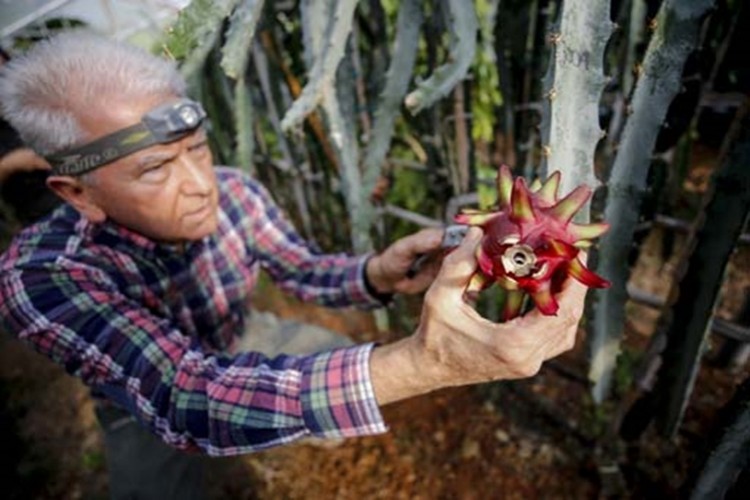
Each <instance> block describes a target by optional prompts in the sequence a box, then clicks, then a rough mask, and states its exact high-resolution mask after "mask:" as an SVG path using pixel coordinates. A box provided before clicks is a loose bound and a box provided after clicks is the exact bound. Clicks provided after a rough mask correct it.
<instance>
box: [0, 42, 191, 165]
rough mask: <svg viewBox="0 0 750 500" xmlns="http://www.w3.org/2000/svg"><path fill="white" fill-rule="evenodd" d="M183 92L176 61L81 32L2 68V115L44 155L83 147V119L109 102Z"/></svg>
mask: <svg viewBox="0 0 750 500" xmlns="http://www.w3.org/2000/svg"><path fill="white" fill-rule="evenodd" d="M185 92H186V84H185V80H184V79H183V78H182V76H181V75H180V74H179V72H178V71H177V68H176V65H175V64H174V63H173V62H172V61H167V60H165V59H161V58H159V57H156V56H154V55H152V54H150V53H148V52H146V51H145V50H142V49H139V48H136V47H134V46H132V45H128V44H126V43H124V42H120V41H116V40H112V39H109V38H105V37H102V36H100V35H96V34H94V33H91V32H87V31H81V30H76V31H71V32H67V33H63V34H60V35H57V36H55V37H52V38H50V39H48V40H44V41H41V42H38V43H37V44H35V45H34V46H33V47H32V48H31V49H30V50H29V51H28V52H26V53H25V54H23V55H22V56H19V57H17V58H13V59H11V60H10V61H9V62H8V63H6V64H4V65H3V66H2V68H0V112H2V114H3V116H4V118H5V119H6V120H7V121H8V122H10V124H11V125H12V126H13V127H14V128H15V129H16V130H17V131H18V133H19V135H20V136H21V139H22V140H23V141H24V143H25V144H26V145H28V146H29V147H31V148H32V149H34V150H35V151H36V152H37V153H39V154H41V155H49V154H52V153H57V152H59V151H62V150H64V149H67V148H70V147H72V146H76V145H80V144H81V143H82V142H84V141H85V140H86V135H85V132H84V130H83V127H82V126H81V124H80V121H79V118H80V115H81V114H82V113H89V112H90V111H91V110H92V109H101V108H104V107H106V106H107V101H110V100H111V99H118V100H119V99H121V100H125V101H126V102H127V101H130V100H135V99H139V98H143V97H150V96H155V95H175V96H178V97H182V96H184V95H185Z"/></svg>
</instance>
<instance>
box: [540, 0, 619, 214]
mask: <svg viewBox="0 0 750 500" xmlns="http://www.w3.org/2000/svg"><path fill="white" fill-rule="evenodd" d="M613 30H614V25H613V23H612V22H611V21H610V6H609V2H590V1H588V0H567V1H566V2H565V3H564V4H563V9H562V11H561V13H560V26H559V33H558V34H557V35H556V36H555V37H554V38H553V40H554V58H552V60H551V61H550V64H551V65H554V70H553V71H551V72H550V73H548V74H549V75H552V74H553V75H554V83H553V84H552V86H551V87H547V88H546V99H545V107H548V108H549V111H548V115H547V116H548V117H549V122H548V123H549V136H548V137H549V139H548V142H547V143H546V144H545V145H547V146H549V148H550V150H549V151H550V154H549V156H548V157H547V169H548V171H550V172H554V171H560V172H562V173H563V175H562V183H563V184H562V185H561V186H560V191H561V192H562V193H568V192H570V191H571V190H572V189H573V188H574V187H576V186H577V185H581V184H586V185H588V186H590V187H592V188H594V187H595V186H596V185H597V180H596V177H595V176H594V151H595V149H596V145H597V143H598V142H599V141H600V140H601V138H602V135H603V133H602V130H601V128H600V127H599V101H600V100H601V95H602V91H603V90H604V86H605V85H606V83H607V78H606V77H605V76H604V70H603V67H604V49H605V48H606V46H607V42H608V41H609V38H610V36H611V35H612V32H613ZM547 85H549V83H547ZM545 135H546V133H545ZM580 218H581V221H582V222H587V220H588V210H584V211H582V213H581V215H580Z"/></svg>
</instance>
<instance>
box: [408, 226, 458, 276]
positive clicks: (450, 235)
mask: <svg viewBox="0 0 750 500" xmlns="http://www.w3.org/2000/svg"><path fill="white" fill-rule="evenodd" d="M468 231H469V226H467V225H465V224H451V225H450V226H446V227H445V230H444V231H443V240H442V241H441V242H440V250H445V249H448V248H455V247H457V246H458V245H460V244H461V240H463V239H464V236H466V233H467V232H468ZM437 252H439V250H435V251H432V252H428V253H424V254H421V255H419V256H417V258H416V259H414V262H412V263H411V266H409V269H408V270H407V271H406V277H407V278H410V279H411V278H413V277H414V276H416V275H417V274H419V271H421V270H422V268H423V267H424V265H425V264H426V263H427V261H428V260H430V259H431V258H432V257H434V256H435V254H436V253H437Z"/></svg>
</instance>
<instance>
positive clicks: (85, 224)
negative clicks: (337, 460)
mask: <svg viewBox="0 0 750 500" xmlns="http://www.w3.org/2000/svg"><path fill="white" fill-rule="evenodd" d="M216 173H217V177H218V183H219V191H220V201H219V206H220V208H219V227H218V230H217V231H216V233H215V234H214V235H212V236H210V237H207V238H205V239H203V240H201V241H198V242H193V243H189V244H187V245H184V246H181V247H180V246H176V245H165V244H159V243H155V242H154V241H152V240H149V239H147V238H145V237H143V236H141V235H139V234H136V233H134V232H132V231H129V230H127V229H125V228H124V227H122V226H118V225H116V224H114V223H112V222H105V223H102V224H92V223H90V222H89V221H87V220H86V219H85V218H83V217H80V216H79V215H78V213H77V212H76V211H75V210H74V209H73V208H71V207H70V206H68V205H64V206H62V207H61V208H59V209H57V210H56V211H55V212H53V214H52V215H51V216H50V217H48V218H47V219H45V220H44V221H42V222H40V223H39V224H37V225H35V226H32V227H31V228H28V229H27V230H26V231H24V232H22V233H21V234H20V235H19V236H18V237H17V238H16V239H15V240H14V241H13V243H12V244H11V246H10V248H9V249H8V250H7V252H6V253H5V254H4V255H3V256H2V257H0V322H1V323H2V326H3V327H4V328H5V329H6V330H7V331H9V332H11V333H13V334H15V335H16V336H18V337H19V338H21V339H23V340H24V341H26V342H28V343H29V344H31V345H32V346H33V347H34V348H35V349H36V350H38V351H39V352H41V353H43V354H45V355H47V356H49V357H50V358H52V359H53V360H55V361H56V362H58V363H60V364H62V365H64V366H65V368H66V370H67V371H68V372H69V373H71V374H74V375H76V376H79V377H81V378H82V379H83V380H84V382H86V383H87V384H88V385H90V386H91V387H92V388H93V389H94V391H95V392H96V393H98V394H101V395H103V396H104V397H106V398H107V399H110V400H112V401H114V402H115V403H116V404H118V405H120V406H122V407H124V408H126V409H128V410H129V411H130V412H132V413H133V414H134V415H136V417H137V418H138V420H139V421H140V422H141V423H143V424H144V425H146V426H148V428H150V430H151V431H152V432H154V433H156V434H158V435H159V436H160V437H161V438H162V439H163V440H164V441H165V442H167V443H168V444H170V445H173V446H176V447H180V448H185V449H199V450H202V451H204V452H205V453H208V454H210V455H230V454H237V453H245V452H250V451H255V450H259V449H263V448H267V447H271V446H275V445H280V444H285V443H288V442H290V441H293V440H295V439H297V438H300V437H303V436H307V435H314V436H319V437H349V436H358V435H365V434H374V433H380V432H384V431H385V430H386V427H385V425H384V423H383V420H382V417H381V415H380V411H379V408H378V406H377V404H376V401H375V397H374V393H373V389H372V385H371V382H370V374H369V359H370V352H371V350H372V347H373V346H372V344H367V345H361V346H355V347H349V348H342V349H336V350H332V351H329V352H324V353H319V354H314V355H310V356H286V355H282V356H278V357H275V358H273V359H270V358H268V357H266V356H264V355H262V354H260V353H255V352H250V353H242V354H235V355H232V354H230V353H231V352H232V348H233V344H234V340H235V338H236V336H237V335H238V334H240V333H241V332H242V331H243V324H244V315H245V311H246V305H247V303H248V295H249V293H250V291H251V290H252V289H253V286H254V285H255V283H256V280H257V277H258V273H259V270H260V268H263V269H265V270H266V271H267V272H268V273H269V274H270V276H271V277H272V278H273V280H274V281H275V282H276V283H277V284H278V285H279V286H280V287H281V288H283V289H285V290H286V291H288V292H291V293H292V294H294V295H296V296H297V297H299V298H301V299H303V300H306V301H315V302H318V303H320V304H324V305H327V306H334V307H335V306H349V305H357V306H360V307H374V306H378V305H380V302H379V301H377V300H376V299H375V298H374V297H372V296H371V295H369V294H368V293H367V288H366V285H365V283H364V263H365V258H363V257H360V258H353V257H349V256H346V255H321V254H319V253H317V252H315V251H313V250H312V249H311V248H310V247H308V246H307V245H306V244H305V242H304V241H303V240H302V239H301V238H300V237H299V236H298V234H297V233H296V232H295V231H294V229H293V227H292V226H291V225H290V224H289V222H287V221H286V220H285V219H284V217H283V215H282V213H281V211H280V209H279V208H278V207H277V206H276V205H275V204H274V203H273V201H272V200H271V198H270V196H269V194H268V193H267V192H266V190H265V189H264V188H263V187H261V186H260V185H259V184H258V183H256V182H255V181H253V180H251V179H250V178H248V177H247V176H245V175H243V174H242V173H240V172H238V171H237V170H234V169H229V168H223V167H217V169H216Z"/></svg>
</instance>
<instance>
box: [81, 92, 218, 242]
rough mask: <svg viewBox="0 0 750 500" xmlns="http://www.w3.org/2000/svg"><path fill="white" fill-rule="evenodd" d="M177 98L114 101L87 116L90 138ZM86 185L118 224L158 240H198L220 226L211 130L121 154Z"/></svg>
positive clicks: (83, 118) (111, 130) (130, 122)
mask: <svg viewBox="0 0 750 500" xmlns="http://www.w3.org/2000/svg"><path fill="white" fill-rule="evenodd" d="M173 100H175V98H174V97H161V98H153V99H144V100H142V101H137V102H129V103H125V102H119V101H115V102H113V103H112V105H111V106H108V108H107V109H106V110H100V109H97V110H94V111H92V112H91V113H89V114H87V115H86V116H84V117H82V120H81V122H82V125H83V126H84V128H85V129H86V130H88V131H91V132H92V134H91V137H90V138H89V139H90V140H94V139H96V138H99V137H101V136H104V135H107V134H110V133H112V132H115V131H117V130H120V129H122V128H125V127H128V126H130V125H133V124H136V123H138V122H139V121H140V120H141V118H142V117H143V115H144V114H145V113H146V112H148V111H149V110H151V109H153V108H154V107H156V106H159V105H161V104H164V103H167V102H170V101H173ZM89 175H90V179H91V181H90V182H87V183H85V184H84V187H83V189H86V190H88V194H89V196H90V199H91V200H92V202H93V203H94V204H95V205H96V206H98V208H99V209H101V211H102V212H104V214H106V216H107V217H108V218H110V219H112V220H114V221H115V222H117V223H119V224H121V225H123V226H125V227H127V228H128V229H131V230H133V231H136V232H138V233H140V234H142V235H144V236H147V237H149V238H151V239H153V240H157V241H163V242H181V241H191V240H198V239H201V238H203V237H205V236H208V235H209V234H211V233H212V232H213V231H214V230H215V229H216V226H217V210H218V191H217V186H216V176H215V174H214V170H213V158H212V156H211V151H210V150H209V148H208V144H207V142H206V133H205V132H204V131H203V130H202V129H200V128H199V129H197V130H196V131H195V132H193V133H192V134H190V135H188V136H186V137H184V138H182V139H180V140H178V141H175V142H172V143H169V144H157V145H154V146H151V147H149V148H146V149H142V150H140V151H137V152H135V153H132V154H130V155H128V156H125V157H123V158H120V159H119V160H117V161H114V162H112V163H110V164H108V165H105V166H103V167H100V168H98V169H96V170H94V171H93V172H91V173H90V174H89Z"/></svg>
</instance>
